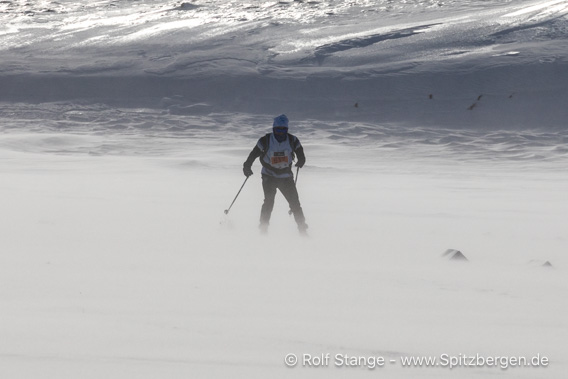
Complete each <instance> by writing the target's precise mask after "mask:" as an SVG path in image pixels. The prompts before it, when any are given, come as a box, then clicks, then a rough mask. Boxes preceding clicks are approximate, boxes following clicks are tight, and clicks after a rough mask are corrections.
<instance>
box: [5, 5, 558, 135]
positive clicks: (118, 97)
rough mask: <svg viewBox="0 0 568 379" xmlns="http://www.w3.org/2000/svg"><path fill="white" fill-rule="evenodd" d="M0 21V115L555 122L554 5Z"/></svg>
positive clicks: (253, 10)
mask: <svg viewBox="0 0 568 379" xmlns="http://www.w3.org/2000/svg"><path fill="white" fill-rule="evenodd" d="M3 7H4V8H5V13H3V14H2V21H3V26H2V44H1V51H2V57H3V65H2V73H1V75H0V84H1V85H2V88H3V91H2V97H1V99H2V100H21V99H27V98H29V96H30V95H33V97H34V99H35V100H36V101H54V100H69V99H77V98H86V99H91V100H93V99H95V100H97V101H102V102H107V103H108V102H110V103H120V104H128V105H130V106H132V105H145V106H152V107H157V106H160V105H162V106H163V103H162V102H160V100H161V99H162V98H163V97H172V96H178V97H180V98H181V99H182V103H183V104H184V105H194V104H201V105H203V104H206V105H208V106H209V107H210V110H214V111H233V112H253V113H270V114H272V113H278V112H279V111H280V110H281V109H282V108H286V109H289V112H290V113H293V114H294V115H296V116H297V117H298V118H299V117H301V118H306V117H313V116H314V115H315V117H317V118H326V119H328V120H329V119H333V118H339V119H346V120H353V119H357V120H372V121H377V122H398V123H405V122H412V123H415V122H418V121H420V122H421V123H425V124H429V125H440V124H443V125H445V126H463V125H466V126H467V125H471V126H477V127H483V126H491V127H499V128H503V127H505V128H507V127H516V126H517V125H520V126H529V127H534V126H560V125H563V123H564V120H565V119H566V117H567V116H568V115H567V114H566V107H565V101H564V96H563V94H564V92H563V91H564V89H565V88H566V86H567V83H566V80H567V79H566V78H568V75H567V70H566V62H565V56H566V53H565V52H566V51H567V50H568V49H567V47H568V46H567V43H566V35H567V31H568V28H567V19H566V17H565V15H566V13H567V12H568V9H567V5H566V3H565V2H564V1H534V0H526V1H505V2H492V3H490V4H488V3H487V2H486V1H468V2H439V1H436V2H433V1H404V2H393V1H386V0H385V1H350V2H343V1H314V2H311V1H310V2H306V1H289V2H275V1H274V2H271V1H251V2H233V1H227V2H225V1H220V2H213V1H202V2H195V3H183V4H181V5H180V4H173V3H168V4H164V3H161V2H151V1H146V2H144V1H136V2H117V1H108V2H105V1H103V2H97V3H85V4H83V3H78V2H58V3H50V2H45V3H41V4H40V3H38V4H35V3H34V4H31V3H18V2H7V3H4V4H3ZM430 95H432V98H430ZM479 96H482V99H483V100H482V101H478V100H477V99H478V98H479ZM355 104H357V106H356V107H355ZM196 109H200V107H197V108H196Z"/></svg>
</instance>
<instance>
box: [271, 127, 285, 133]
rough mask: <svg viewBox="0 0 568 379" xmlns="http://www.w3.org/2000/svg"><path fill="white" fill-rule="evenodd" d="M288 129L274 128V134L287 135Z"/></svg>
mask: <svg viewBox="0 0 568 379" xmlns="http://www.w3.org/2000/svg"><path fill="white" fill-rule="evenodd" d="M287 132H288V128H274V133H287Z"/></svg>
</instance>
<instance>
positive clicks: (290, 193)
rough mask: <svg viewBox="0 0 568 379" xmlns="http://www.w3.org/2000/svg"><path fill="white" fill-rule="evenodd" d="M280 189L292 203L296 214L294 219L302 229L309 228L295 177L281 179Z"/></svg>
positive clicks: (293, 211) (291, 208) (289, 202)
mask: <svg viewBox="0 0 568 379" xmlns="http://www.w3.org/2000/svg"><path fill="white" fill-rule="evenodd" d="M278 189H279V190H280V192H282V195H284V197H285V198H286V200H287V201H288V204H289V205H290V210H292V213H293V214H294V219H295V220H296V223H297V224H298V228H299V229H300V231H305V230H306V229H307V228H308V225H307V224H306V218H305V217H304V211H303V210H302V206H301V205H300V197H299V196H298V190H297V188H296V184H294V179H292V178H288V179H279V186H278Z"/></svg>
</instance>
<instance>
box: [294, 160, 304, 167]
mask: <svg viewBox="0 0 568 379" xmlns="http://www.w3.org/2000/svg"><path fill="white" fill-rule="evenodd" d="M305 164H306V161H305V160H302V161H298V162H296V167H298V168H302V167H304V165H305Z"/></svg>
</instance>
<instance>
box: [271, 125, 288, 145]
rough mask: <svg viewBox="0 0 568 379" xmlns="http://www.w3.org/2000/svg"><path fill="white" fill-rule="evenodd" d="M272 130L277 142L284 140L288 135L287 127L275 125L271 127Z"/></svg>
mask: <svg viewBox="0 0 568 379" xmlns="http://www.w3.org/2000/svg"><path fill="white" fill-rule="evenodd" d="M273 132H274V137H275V138H276V141H278V142H284V141H285V140H286V138H287V137H288V128H281V127H275V128H273Z"/></svg>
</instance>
